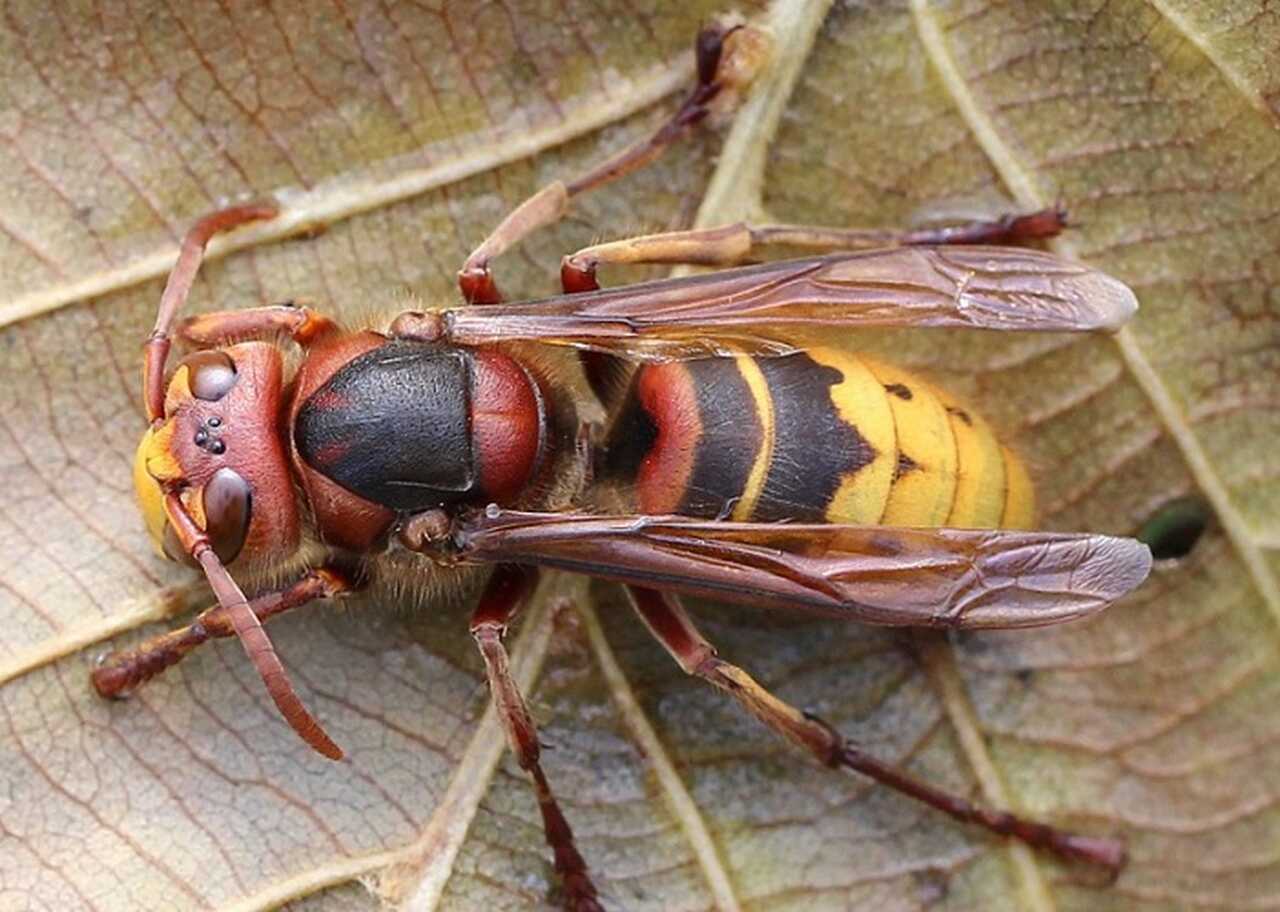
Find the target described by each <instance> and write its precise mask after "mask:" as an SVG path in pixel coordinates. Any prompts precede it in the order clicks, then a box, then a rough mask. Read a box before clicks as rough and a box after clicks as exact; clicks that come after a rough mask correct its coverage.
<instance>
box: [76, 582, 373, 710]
mask: <svg viewBox="0 0 1280 912" xmlns="http://www.w3.org/2000/svg"><path fill="white" fill-rule="evenodd" d="M356 588H357V586H356V583H355V582H354V580H353V579H352V577H350V576H349V575H348V574H346V573H344V572H342V571H341V570H339V569H338V568H337V567H333V566H325V567H317V568H316V569H314V570H308V571H307V572H306V573H305V574H304V575H303V576H302V578H301V579H299V580H298V581H297V582H296V583H294V584H293V585H292V586H289V587H287V588H285V589H281V590H278V591H276V592H264V593H262V594H261V595H258V596H256V597H255V598H253V599H252V600H250V602H249V608H250V609H252V611H253V613H254V614H255V615H256V616H257V618H258V620H259V621H260V622H261V621H265V620H267V619H268V618H273V617H275V616H276V615H278V614H283V613H284V612H286V611H289V610H290V609H293V608H298V607H301V606H302V605H305V604H307V603H309V602H313V601H316V600H317V599H330V598H341V597H342V596H345V595H349V594H350V593H352V592H354V591H355V589H356ZM235 635H236V631H235V628H234V627H233V626H232V624H231V618H230V616H229V615H228V613H227V611H226V609H225V608H223V607H222V606H221V605H214V606H213V607H212V608H208V609H206V610H204V611H202V612H201V613H200V614H199V615H197V616H196V619H195V620H194V621H192V622H191V623H190V624H188V625H187V626H185V627H179V628H178V629H176V630H170V631H168V632H167V633H161V634H157V635H156V636H153V637H151V638H150V639H148V640H146V641H144V642H143V643H142V644H140V645H139V646H136V647H135V648H133V649H128V650H125V651H123V652H114V653H112V654H111V655H109V656H107V658H106V659H105V660H104V661H103V662H102V663H101V664H100V665H99V666H98V667H97V668H95V669H94V670H93V674H92V675H91V677H92V680H93V686H94V689H95V690H97V691H98V694H99V695H100V696H103V697H121V696H125V695H126V694H128V693H130V692H131V691H133V690H134V689H135V688H137V687H138V686H139V685H141V684H144V683H146V682H147V681H149V680H151V679H152V678H154V677H155V676H156V675H158V674H160V673H161V672H162V671H164V670H165V669H166V668H170V667H172V666H173V665H176V664H178V663H179V662H181V661H182V660H183V659H184V658H186V657H187V655H188V654H189V653H190V652H191V651H192V650H193V649H195V648H196V647H197V646H199V645H201V644H202V643H205V642H208V641H209V640H212V639H218V638H220V637H230V636H235Z"/></svg>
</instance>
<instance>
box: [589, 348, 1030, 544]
mask: <svg viewBox="0 0 1280 912" xmlns="http://www.w3.org/2000/svg"><path fill="white" fill-rule="evenodd" d="M603 474H604V475H605V477H607V478H612V479H615V480H620V481H624V482H630V484H631V485H632V486H633V489H634V492H635V498H636V507H637V509H639V510H640V511H641V512H644V513H681V514H685V515H690V516H700V517H722V518H725V519H734V520H739V521H748V520H753V521H759V522H768V521H787V520H789V521H792V522H840V523H865V524H882V525H891V526H954V527H962V528H964V527H968V528H997V527H999V528H1024V527H1027V526H1029V525H1030V523H1031V521H1032V518H1033V512H1034V496H1033V492H1032V488H1031V483H1030V480H1029V478H1028V476H1027V473H1026V470H1025V468H1024V467H1023V465H1022V463H1021V461H1020V460H1018V459H1017V457H1015V456H1014V455H1013V454H1012V453H1011V452H1010V451H1009V450H1008V449H1007V448H1005V447H1003V446H1001V445H1000V443H999V442H998V441H997V440H996V438H995V436H994V435H993V434H992V432H991V429H990V428H989V427H988V425H987V423H986V422H985V421H983V419H982V418H981V417H980V416H978V415H976V414H974V413H973V412H971V411H969V410H967V409H965V408H962V407H961V406H959V405H957V404H956V403H955V402H954V401H953V400H952V399H950V398H949V397H948V396H947V395H946V394H945V393H943V392H941V391H940V390H938V389H937V388H936V387H933V386H931V385H929V384H928V383H925V382H924V381H922V380H920V379H919V378H917V377H914V376H912V375H911V374H908V373H907V372H905V371H903V370H901V369H899V368H896V367H892V366H890V365H887V364H884V363H882V362H879V361H875V360H872V359H870V358H867V357H864V356H861V355H856V354H852V353H849V352H845V351H841V350H837V349H830V348H816V349H810V350H808V351H806V352H804V353H800V354H794V355H789V356H786V357H780V358H769V357H759V358H757V357H752V356H748V355H738V356H736V357H732V358H709V359H705V360H692V361H683V362H668V363H662V364H651V365H645V366H643V367H641V368H640V369H639V370H637V371H636V373H635V375H634V377H633V379H632V382H631V386H630V388H629V390H628V392H627V395H626V397H625V400H624V403H623V405H622V408H621V412H620V414H619V417H618V419H617V421H616V422H615V424H614V426H613V428H612V430H611V433H610V436H609V441H608V446H607V452H606V454H605V458H604V472H603Z"/></svg>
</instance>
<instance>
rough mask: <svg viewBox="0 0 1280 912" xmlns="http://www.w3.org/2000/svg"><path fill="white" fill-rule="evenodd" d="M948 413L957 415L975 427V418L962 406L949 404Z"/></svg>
mask: <svg viewBox="0 0 1280 912" xmlns="http://www.w3.org/2000/svg"><path fill="white" fill-rule="evenodd" d="M947 414H948V415H955V416H956V417H957V418H959V419H960V420H961V421H963V422H964V423H965V424H967V425H969V427H973V419H972V418H970V417H969V413H968V412H966V411H965V410H964V409H962V408H956V407H955V406H954V405H948V406H947Z"/></svg>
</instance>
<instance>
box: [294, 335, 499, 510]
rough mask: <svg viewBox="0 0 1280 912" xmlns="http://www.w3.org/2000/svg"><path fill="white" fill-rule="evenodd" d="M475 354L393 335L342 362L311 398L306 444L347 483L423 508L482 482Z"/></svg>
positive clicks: (303, 426)
mask: <svg viewBox="0 0 1280 912" xmlns="http://www.w3.org/2000/svg"><path fill="white" fill-rule="evenodd" d="M471 374H472V371H471V363H470V356H469V355H468V354H467V353H465V352H463V351H460V350H459V349H455V348H444V347H439V346H433V345H426V344H423V343H419V342H406V341H392V342H388V343H387V344H386V345H382V346H380V347H378V348H375V349H374V350H373V351H370V352H367V353H365V354H363V355H361V356H359V357H358V358H355V359H353V360H352V361H351V362H350V363H349V364H347V365H345V366H344V367H342V368H341V369H340V370H339V371H338V372H337V373H335V374H334V375H333V376H332V377H331V378H329V381H328V382H327V383H325V384H324V385H323V386H322V387H320V388H319V389H318V390H316V391H315V392H314V393H313V394H312V395H311V396H310V397H309V398H308V399H307V401H306V402H305V403H304V404H303V406H302V408H301V409H300V410H299V412H298V416H297V420H296V423H295V425H294V438H295V441H296V443H297V447H298V452H299V454H301V456H302V458H303V459H304V460H306V462H307V463H308V464H309V465H311V466H312V467H313V468H315V469H316V470H317V471H319V472H321V473H323V474H324V475H326V476H328V477H329V478H331V479H332V480H333V481H335V482H337V483H338V484H340V485H342V486H343V487H344V488H346V489H347V490H349V491H351V492H353V493H355V494H358V495H360V496H361V497H364V498H365V499H367V500H371V501H374V502H375V503H380V504H383V505H385V506H387V507H390V508H391V509H393V510H400V511H405V512H416V511H419V510H425V509H430V508H432V507H438V506H441V505H443V504H447V503H451V502H454V501H458V500H461V499H463V498H464V497H465V496H466V495H467V494H468V493H469V492H470V491H471V490H472V488H473V487H474V486H475V462H474V459H473V458H472V452H471V430H470V400H471Z"/></svg>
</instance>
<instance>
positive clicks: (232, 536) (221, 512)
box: [201, 469, 253, 564]
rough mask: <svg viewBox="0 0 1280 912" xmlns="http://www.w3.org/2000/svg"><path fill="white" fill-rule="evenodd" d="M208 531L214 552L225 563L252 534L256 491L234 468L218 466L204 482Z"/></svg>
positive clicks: (205, 515) (238, 551)
mask: <svg viewBox="0 0 1280 912" xmlns="http://www.w3.org/2000/svg"><path fill="white" fill-rule="evenodd" d="M201 496H202V497H203V498H204V517H205V533H206V534H207V535H208V536H209V542H210V543H211V544H212V545H213V553H214V554H216V555H218V559H219V560H220V561H222V562H223V563H224V564H229V563H231V562H232V561H233V560H235V559H236V555H238V554H239V553H240V549H241V548H243V547H244V540H245V538H246V536H248V534H249V514H250V510H251V509H252V505H253V493H252V491H251V490H250V488H249V483H248V482H247V481H245V480H244V479H243V478H241V477H240V476H239V475H238V474H236V473H235V472H234V471H232V470H231V469H218V471H217V472H215V473H214V474H213V477H212V478H210V479H209V481H208V483H206V484H205V486H204V490H203V492H202V495H201Z"/></svg>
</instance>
